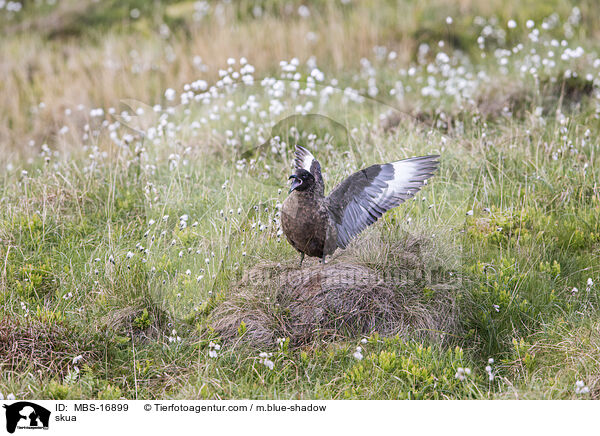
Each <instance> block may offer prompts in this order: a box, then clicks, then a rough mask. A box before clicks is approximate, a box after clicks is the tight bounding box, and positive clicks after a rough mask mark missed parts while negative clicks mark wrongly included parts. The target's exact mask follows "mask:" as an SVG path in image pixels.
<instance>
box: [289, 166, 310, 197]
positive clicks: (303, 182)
mask: <svg viewBox="0 0 600 436" xmlns="http://www.w3.org/2000/svg"><path fill="white" fill-rule="evenodd" d="M290 179H292V186H290V191H289V193H290V194H291V193H292V191H306V190H307V189H309V188H310V187H311V186H313V185H314V183H315V178H314V176H313V175H312V174H311V173H309V172H308V171H306V170H304V169H298V170H296V174H292V175H291V176H290Z"/></svg>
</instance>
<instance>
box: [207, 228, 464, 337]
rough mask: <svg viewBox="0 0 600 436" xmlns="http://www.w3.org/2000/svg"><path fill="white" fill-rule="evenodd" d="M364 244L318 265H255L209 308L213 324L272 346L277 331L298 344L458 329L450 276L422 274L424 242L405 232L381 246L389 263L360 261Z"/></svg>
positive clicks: (434, 334) (223, 331) (454, 284)
mask: <svg viewBox="0 0 600 436" xmlns="http://www.w3.org/2000/svg"><path fill="white" fill-rule="evenodd" d="M368 246H369V244H368V243H366V244H364V245H362V248H358V249H360V250H361V253H357V248H354V249H350V250H349V251H348V252H344V253H343V254H342V255H340V256H338V257H337V258H334V259H333V260H332V261H331V262H330V263H328V264H326V265H324V266H323V265H321V264H318V263H316V262H312V263H309V264H308V265H307V264H306V263H305V265H304V266H303V268H301V269H300V268H298V266H297V264H296V262H295V261H294V262H293V263H286V264H284V263H275V262H264V263H261V264H259V265H257V266H255V267H254V268H252V269H251V270H250V271H249V272H248V273H247V274H246V275H245V276H244V277H243V278H242V280H241V281H240V282H239V283H238V285H237V287H236V288H235V290H234V291H233V292H232V294H231V295H230V296H229V298H228V299H227V300H226V301H225V302H223V303H222V304H221V305H220V306H219V307H217V308H216V309H215V311H214V312H213V314H212V315H211V317H212V320H211V321H212V323H211V325H212V327H213V328H214V329H215V330H216V331H217V332H218V333H219V334H221V336H222V337H223V338H224V339H225V340H229V341H231V340H238V338H239V340H241V341H243V342H247V343H249V344H251V345H254V346H272V345H273V344H274V343H275V341H276V340H277V338H280V337H286V338H289V339H290V342H291V343H292V344H295V345H300V344H304V343H307V342H310V341H314V340H316V339H328V340H329V339H336V338H343V337H346V338H351V337H357V336H361V335H369V334H371V333H373V332H378V333H379V334H381V335H384V336H388V335H396V334H399V335H401V336H411V337H413V338H429V339H433V340H440V341H446V340H448V339H450V338H451V337H452V336H454V335H456V334H457V333H458V332H459V330H460V328H459V318H460V313H459V305H458V303H457V293H458V290H459V288H458V285H459V282H458V280H456V278H455V277H456V276H451V275H449V274H444V273H443V271H441V270H437V271H435V272H434V273H433V275H432V276H434V278H433V280H427V279H426V278H427V274H428V273H427V271H431V266H432V265H430V264H428V263H429V259H426V258H424V257H423V256H424V255H425V256H427V248H429V249H431V248H432V243H431V241H430V240H427V239H425V238H424V237H417V238H414V237H412V238H408V239H406V240H403V241H402V243H396V244H389V245H387V246H386V247H385V250H384V251H387V256H386V259H388V260H389V259H393V260H394V261H393V263H390V262H386V264H383V265H380V263H381V262H379V261H378V259H377V256H374V257H371V259H370V260H365V259H366V258H368V256H364V254H365V253H362V251H364V247H368ZM391 251H394V253H392V252H391ZM361 258H362V260H361ZM429 282H431V283H429ZM242 323H244V324H245V328H244V327H241V328H240V325H242ZM244 330H245V332H244ZM241 333H243V334H241Z"/></svg>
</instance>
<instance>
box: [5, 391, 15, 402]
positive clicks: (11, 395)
mask: <svg viewBox="0 0 600 436" xmlns="http://www.w3.org/2000/svg"><path fill="white" fill-rule="evenodd" d="M6 399H7V400H8V401H14V400H15V399H16V397H15V394H13V393H10V394H8V395H7V396H6Z"/></svg>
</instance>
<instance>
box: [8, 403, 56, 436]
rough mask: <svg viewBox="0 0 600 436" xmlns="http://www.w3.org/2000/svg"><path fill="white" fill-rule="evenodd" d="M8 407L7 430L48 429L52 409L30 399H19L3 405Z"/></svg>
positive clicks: (11, 431) (10, 431)
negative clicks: (31, 401)
mask: <svg viewBox="0 0 600 436" xmlns="http://www.w3.org/2000/svg"><path fill="white" fill-rule="evenodd" d="M3 407H4V408H5V409H6V430H7V431H8V432H9V433H14V432H15V430H16V429H17V428H18V429H44V430H48V424H49V421H50V411H49V410H48V409H46V408H44V407H42V406H38V405H37V404H35V403H30V402H29V401H19V402H16V403H13V404H10V405H6V404H5V405H4V406H3Z"/></svg>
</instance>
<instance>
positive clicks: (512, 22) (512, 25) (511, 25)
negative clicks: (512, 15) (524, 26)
mask: <svg viewBox="0 0 600 436" xmlns="http://www.w3.org/2000/svg"><path fill="white" fill-rule="evenodd" d="M515 27H517V22H516V21H515V20H508V28H509V29H514V28H515Z"/></svg>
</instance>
